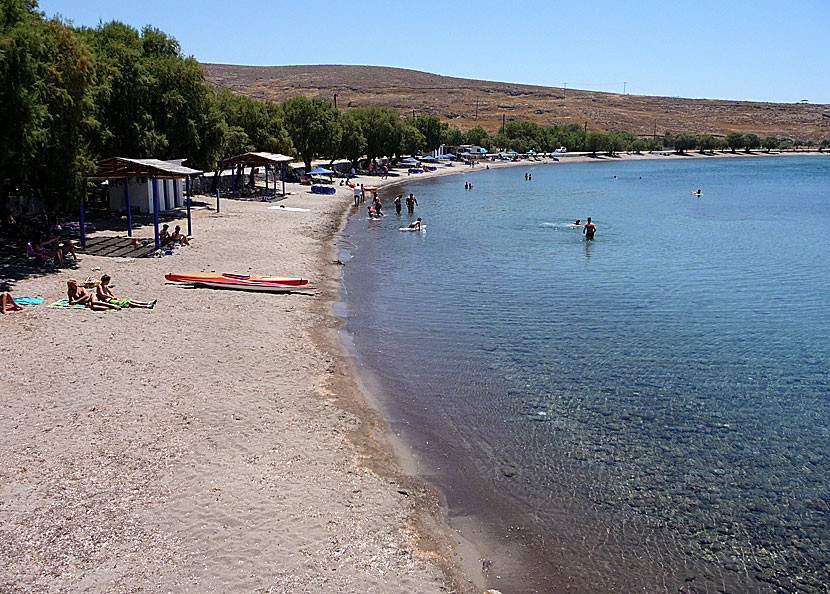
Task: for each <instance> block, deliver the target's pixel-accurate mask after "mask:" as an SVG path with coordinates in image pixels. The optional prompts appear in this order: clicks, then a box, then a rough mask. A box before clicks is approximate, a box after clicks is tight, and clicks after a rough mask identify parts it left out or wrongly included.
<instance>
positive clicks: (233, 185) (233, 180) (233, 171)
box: [216, 165, 236, 210]
mask: <svg viewBox="0 0 830 594" xmlns="http://www.w3.org/2000/svg"><path fill="white" fill-rule="evenodd" d="M231 196H233V199H234V200H236V165H233V166H232V167H231ZM216 210H219V207H218V206H217V207H216Z"/></svg>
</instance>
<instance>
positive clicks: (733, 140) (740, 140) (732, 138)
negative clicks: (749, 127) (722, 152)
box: [726, 132, 746, 153]
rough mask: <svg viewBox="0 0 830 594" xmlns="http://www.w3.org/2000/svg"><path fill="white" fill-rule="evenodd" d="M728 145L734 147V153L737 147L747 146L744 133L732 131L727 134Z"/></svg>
mask: <svg viewBox="0 0 830 594" xmlns="http://www.w3.org/2000/svg"><path fill="white" fill-rule="evenodd" d="M726 146H728V147H729V148H730V149H732V152H733V153H734V152H735V150H736V149H739V148H743V147H744V146H746V144H745V141H744V135H743V134H741V133H740V132H730V133H729V134H727V135H726Z"/></svg>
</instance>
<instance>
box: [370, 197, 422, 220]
mask: <svg viewBox="0 0 830 594" xmlns="http://www.w3.org/2000/svg"><path fill="white" fill-rule="evenodd" d="M402 198H403V194H398V195H397V196H395V200H394V201H393V203H394V204H395V213H396V214H401V207H402V203H403V201H402V200H401V199H402ZM417 204H418V200H417V199H416V198H415V194H412V193H410V194H409V196H407V197H406V210H407V212H409V214H412V213H414V212H415V206H416V205H417ZM367 210H368V211H369V218H370V219H378V218H380V217H382V216H383V205H382V204H381V202H380V198H379V197H377V196H375V199H374V201H372V204H371V206H368V207H367Z"/></svg>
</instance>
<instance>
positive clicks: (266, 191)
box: [265, 165, 268, 200]
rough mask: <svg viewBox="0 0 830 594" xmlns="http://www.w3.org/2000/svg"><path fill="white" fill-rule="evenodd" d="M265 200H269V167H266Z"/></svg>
mask: <svg viewBox="0 0 830 594" xmlns="http://www.w3.org/2000/svg"><path fill="white" fill-rule="evenodd" d="M265 199H266V200H268V165H266V166H265Z"/></svg>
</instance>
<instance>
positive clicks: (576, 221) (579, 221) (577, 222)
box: [574, 219, 582, 225]
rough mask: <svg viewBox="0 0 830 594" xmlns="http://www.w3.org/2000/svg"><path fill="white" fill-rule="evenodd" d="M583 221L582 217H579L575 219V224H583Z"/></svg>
mask: <svg viewBox="0 0 830 594" xmlns="http://www.w3.org/2000/svg"><path fill="white" fill-rule="evenodd" d="M581 221H582V219H577V220H575V221H574V225H579V224H581Z"/></svg>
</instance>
